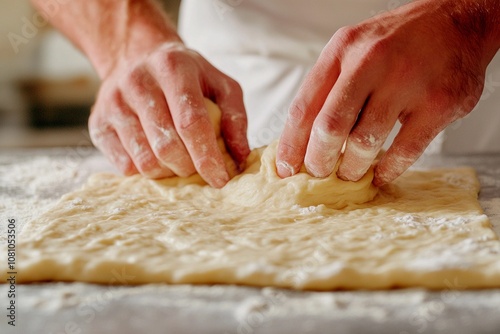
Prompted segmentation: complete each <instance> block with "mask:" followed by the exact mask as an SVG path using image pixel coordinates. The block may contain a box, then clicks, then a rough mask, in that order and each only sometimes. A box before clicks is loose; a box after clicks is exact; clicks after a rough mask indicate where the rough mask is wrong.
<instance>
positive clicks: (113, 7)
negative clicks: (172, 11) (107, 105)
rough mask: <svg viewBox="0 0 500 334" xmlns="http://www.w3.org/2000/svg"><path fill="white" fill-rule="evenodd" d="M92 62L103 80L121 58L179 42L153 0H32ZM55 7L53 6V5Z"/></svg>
mask: <svg viewBox="0 0 500 334" xmlns="http://www.w3.org/2000/svg"><path fill="white" fill-rule="evenodd" d="M31 1H32V3H33V4H34V5H35V7H37V8H38V9H39V10H40V11H41V13H42V14H44V15H45V16H46V18H47V19H48V20H49V22H50V23H51V24H52V25H54V26H55V27H56V28H57V29H59V30H60V31H61V32H63V33H64V34H65V35H66V36H68V38H69V39H71V41H73V43H74V44H75V45H76V46H77V47H79V48H80V49H81V50H82V51H83V52H84V53H85V54H86V55H87V56H88V57H89V59H90V61H91V62H92V64H93V65H94V67H95V69H96V71H97V72H98V74H99V76H100V77H101V78H104V77H106V76H107V75H108V74H109V73H110V72H111V71H112V70H113V68H115V66H116V65H117V62H118V61H119V59H121V58H125V59H133V57H134V56H135V55H136V54H139V53H144V52H147V51H148V50H150V49H152V48H153V47H155V46H157V45H158V44H159V43H162V42H165V41H172V42H179V41H180V37H179V36H178V35H177V32H176V30H175V27H174V25H173V24H172V23H171V22H170V20H169V19H168V17H167V16H166V15H165V14H164V13H163V12H162V10H161V9H160V7H159V6H158V4H156V3H155V2H154V0H72V1H65V2H64V3H62V4H61V3H59V2H57V6H54V4H53V2H52V3H51V2H48V1H46V0H31ZM51 5H52V6H51Z"/></svg>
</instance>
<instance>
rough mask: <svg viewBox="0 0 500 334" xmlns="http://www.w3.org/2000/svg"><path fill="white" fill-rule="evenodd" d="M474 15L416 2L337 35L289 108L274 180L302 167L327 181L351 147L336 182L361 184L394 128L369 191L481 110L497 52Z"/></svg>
mask: <svg viewBox="0 0 500 334" xmlns="http://www.w3.org/2000/svg"><path fill="white" fill-rule="evenodd" d="M475 5H477V3H476V1H475V0H466V1H460V2H458V1H455V0H443V1H435V0H422V1H415V2H412V3H410V4H408V5H405V6H402V7H400V8H399V9H397V10H395V11H393V12H389V13H385V14H383V15H380V16H377V17H374V18H372V19H369V20H367V21H365V22H362V23H361V24H359V25H356V26H353V27H346V28H343V29H340V30H339V31H338V32H337V33H336V34H335V35H334V36H333V38H332V39H331V40H330V42H329V43H328V45H327V46H326V47H325V49H324V50H323V52H322V54H321V55H320V57H319V59H318V61H317V63H316V64H315V66H314V68H313V69H312V71H311V72H310V73H309V75H308V76H307V78H306V79H305V81H304V83H303V84H302V87H301V88H300V90H299V92H298V94H297V96H296V98H295V100H294V101H293V103H292V106H291V108H290V112H289V116H288V120H287V122H286V125H285V129H284V132H283V134H282V136H281V139H280V143H279V147H278V153H277V158H276V167H277V171H278V174H279V175H280V176H281V177H288V176H291V175H294V174H295V173H297V172H298V171H299V170H300V168H301V166H302V164H303V163H304V164H305V167H306V169H307V171H308V172H309V173H310V174H311V175H313V176H316V177H326V176H328V175H330V174H331V173H332V172H333V170H334V168H335V165H336V164H337V161H338V159H339V157H340V152H341V149H342V146H343V145H344V142H345V141H346V140H347V144H346V148H345V152H344V156H343V159H342V161H341V163H340V166H339V168H338V172H337V175H338V176H339V177H340V178H341V179H344V180H349V181H357V180H359V179H360V178H361V177H362V176H363V175H364V174H365V173H366V172H367V170H368V169H369V167H370V166H371V164H372V163H373V161H374V159H375V158H376V157H377V154H378V152H379V151H380V149H381V147H382V145H383V143H384V142H385V140H386V138H387V137H388V135H389V133H390V131H391V129H392V128H393V127H394V125H395V124H396V122H397V120H398V119H399V121H400V122H401V123H402V128H401V130H400V131H399V134H398V135H397V137H396V139H395V140H394V142H393V144H392V146H391V147H390V148H389V150H388V151H387V152H386V153H385V154H384V155H383V157H382V158H381V160H380V162H379V163H378V165H377V166H376V168H375V178H374V184H375V185H377V186H380V185H383V184H385V183H388V182H391V181H392V180H394V179H395V178H397V177H398V176H399V175H400V174H402V173H403V172H404V171H405V170H406V169H407V168H408V167H409V166H411V165H412V164H413V163H414V162H415V160H416V159H417V158H418V157H419V156H420V155H421V154H422V153H423V151H424V150H425V148H426V147H427V146H428V144H429V143H430V142H431V141H432V139H433V138H434V137H435V136H436V135H437V134H438V133H439V132H440V131H442V130H443V129H444V128H445V127H446V126H447V125H448V124H449V123H451V122H453V121H455V120H456V119H458V118H460V117H463V116H465V115H467V114H468V113H469V112H470V111H471V110H472V109H473V107H474V106H475V104H476V103H477V101H478V100H479V97H480V95H481V92H482V88H483V85H484V73H485V70H486V67H487V65H488V63H489V62H490V61H491V59H492V58H493V56H494V54H495V52H496V50H498V46H497V45H498V44H496V43H497V42H494V41H492V40H490V39H489V36H490V34H489V32H488V28H491V27H488V26H487V22H483V23H484V27H483V29H482V30H481V29H479V28H478V26H477V24H480V23H481V22H478V20H484V19H485V17H484V16H481V15H478V16H477V17H476V16H474V15H476V14H477V13H476V12H477V11H479V10H478V8H477V6H475ZM460 6H470V8H469V7H465V8H461V7H460ZM486 18H487V17H486ZM475 29H476V30H475ZM471 140H472V139H471Z"/></svg>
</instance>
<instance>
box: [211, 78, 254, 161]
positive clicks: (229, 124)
mask: <svg viewBox="0 0 500 334" xmlns="http://www.w3.org/2000/svg"><path fill="white" fill-rule="evenodd" d="M215 77H216V76H213V78H215ZM211 86H212V87H215V89H214V90H215V101H216V102H217V104H218V105H219V108H220V110H221V132H222V137H223V138H224V142H225V144H226V148H227V150H228V152H229V154H230V155H231V157H233V159H234V160H235V161H236V163H237V164H238V166H240V169H241V167H242V166H243V165H244V164H245V162H246V159H247V157H248V155H249V154H250V146H249V145H248V139H247V126H248V122H247V115H246V111H245V106H244V104H243V92H242V90H241V87H240V85H239V84H238V83H237V82H236V81H234V80H232V79H229V78H223V79H221V78H220V77H219V78H218V81H217V82H211Z"/></svg>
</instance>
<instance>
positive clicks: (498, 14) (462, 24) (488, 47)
mask: <svg viewBox="0 0 500 334" xmlns="http://www.w3.org/2000/svg"><path fill="white" fill-rule="evenodd" d="M450 3H451V6H452V8H451V16H452V19H453V22H454V25H455V27H456V28H457V29H458V30H460V31H461V32H462V34H463V35H464V36H468V37H469V38H470V39H473V40H475V41H476V42H477V43H479V46H480V48H479V49H482V50H483V55H482V59H478V61H483V62H484V63H485V65H487V64H488V63H489V62H490V61H491V59H492V58H493V57H494V56H495V54H496V52H497V51H498V50H499V48H500V1H499V0H460V1H451V2H450Z"/></svg>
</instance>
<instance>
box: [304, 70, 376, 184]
mask: <svg viewBox="0 0 500 334" xmlns="http://www.w3.org/2000/svg"><path fill="white" fill-rule="evenodd" d="M344 73H345V74H344ZM344 73H343V74H341V75H340V77H339V79H338V81H337V83H336V84H335V86H334V87H333V90H332V91H331V92H330V94H329V95H328V98H327V100H326V102H325V104H324V106H323V108H322V109H321V111H320V113H319V115H318V117H317V118H316V120H315V121H314V124H313V129H312V131H311V137H310V138H309V143H308V145H307V152H306V156H305V160H304V164H305V166H306V169H307V171H308V173H309V174H311V175H313V176H315V177H326V176H328V175H330V174H331V173H332V172H333V170H334V168H335V165H336V163H337V160H338V159H339V157H340V151H341V149H342V146H343V145H344V142H345V140H346V139H347V136H348V135H349V132H350V131H351V129H352V127H353V126H354V124H355V122H356V118H357V117H358V114H359V112H360V110H361V109H362V108H363V105H364V104H365V102H366V100H367V97H368V95H369V92H370V87H371V86H370V85H369V84H367V82H366V80H363V79H364V78H362V77H360V76H359V75H356V73H350V72H344Z"/></svg>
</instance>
